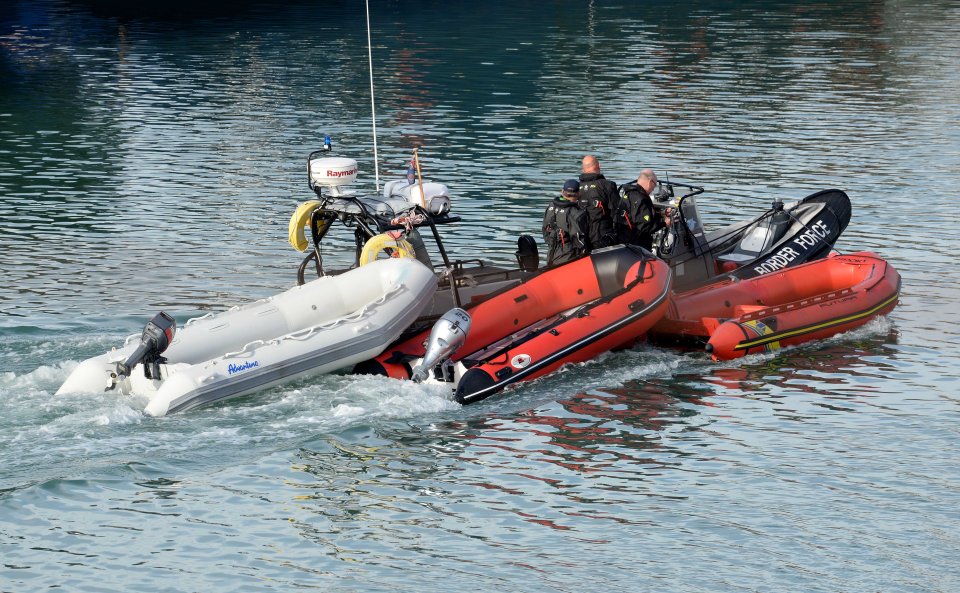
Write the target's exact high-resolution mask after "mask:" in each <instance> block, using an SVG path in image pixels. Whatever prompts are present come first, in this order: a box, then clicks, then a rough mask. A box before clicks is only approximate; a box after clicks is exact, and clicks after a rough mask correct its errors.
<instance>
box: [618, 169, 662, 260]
mask: <svg viewBox="0 0 960 593" xmlns="http://www.w3.org/2000/svg"><path fill="white" fill-rule="evenodd" d="M655 187H657V174H656V173H654V172H653V170H652V169H644V170H643V171H640V175H639V176H637V181H636V182H631V183H625V184H623V187H621V188H620V205H619V207H618V208H617V212H616V216H615V217H614V223H615V225H616V228H617V238H618V239H619V240H620V242H621V243H629V244H631V245H639V246H640V247H643V248H644V249H646V250H648V251H650V250H651V249H653V234H654V233H656V232H657V231H658V230H659V229H661V228H663V227H664V226H665V221H664V219H663V217H662V216H661V215H660V214H658V213H657V211H656V210H654V208H653V200H651V199H650V194H651V193H652V192H653V189H654V188H655Z"/></svg>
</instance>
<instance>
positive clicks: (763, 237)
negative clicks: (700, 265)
mask: <svg viewBox="0 0 960 593" xmlns="http://www.w3.org/2000/svg"><path fill="white" fill-rule="evenodd" d="M792 222H793V221H792V220H791V219H790V215H789V214H787V213H786V212H783V211H780V212H776V213H774V214H773V215H772V216H770V217H769V218H767V219H765V220H761V221H760V222H758V223H756V224H754V225H753V226H751V227H750V228H749V229H747V230H746V232H744V233H743V237H742V238H741V239H740V242H739V243H737V245H736V247H734V248H733V249H732V250H731V251H729V252H727V253H724V254H721V255H718V256H717V259H718V260H719V261H720V265H721V267H723V268H724V269H726V268H728V267H729V264H730V263H732V264H734V266H735V267H739V266H740V265H742V264H745V263H747V262H749V261H751V260H754V259H756V258H758V257H760V255H761V254H762V253H763V252H764V251H766V250H768V249H770V248H771V247H773V246H774V245H776V244H777V241H779V240H780V239H782V238H783V237H784V235H786V234H787V229H789V228H790V224H791V223H792Z"/></svg>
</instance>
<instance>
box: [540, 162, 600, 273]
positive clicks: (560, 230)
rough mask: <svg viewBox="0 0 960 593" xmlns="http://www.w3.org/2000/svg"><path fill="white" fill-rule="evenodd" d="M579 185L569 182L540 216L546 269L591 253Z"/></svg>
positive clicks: (588, 225)
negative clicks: (579, 200) (579, 201)
mask: <svg viewBox="0 0 960 593" xmlns="http://www.w3.org/2000/svg"><path fill="white" fill-rule="evenodd" d="M579 196H580V183H579V182H578V181H577V180H576V179H568V180H567V181H566V183H564V184H563V189H562V190H561V192H560V196H558V197H556V198H554V199H553V201H552V202H551V203H550V205H549V206H547V209H546V211H545V212H544V213H543V239H544V240H545V241H546V242H547V247H548V251H547V266H553V265H558V264H562V263H566V262H568V261H573V260H575V259H577V258H578V257H580V256H582V255H585V254H587V253H589V252H590V243H589V238H588V233H589V229H590V218H589V216H588V215H587V213H586V212H585V211H584V210H582V209H581V208H580V205H579V203H578V201H577V200H578V198H579Z"/></svg>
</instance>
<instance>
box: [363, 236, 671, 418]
mask: <svg viewBox="0 0 960 593" xmlns="http://www.w3.org/2000/svg"><path fill="white" fill-rule="evenodd" d="M671 278H672V273H671V271H670V267H669V266H668V265H667V264H666V263H664V262H663V261H662V260H659V259H656V258H655V257H654V256H653V255H652V254H650V253H649V252H647V251H644V250H642V249H640V248H639V247H632V246H619V247H611V248H607V249H601V250H598V251H595V252H593V253H592V254H590V255H589V256H587V257H584V258H581V259H578V260H575V261H572V262H570V263H568V264H564V265H561V266H558V267H555V268H550V269H547V270H544V271H542V272H540V273H538V274H537V275H535V276H534V277H532V278H530V279H527V280H525V281H523V282H522V283H520V284H518V285H516V286H513V287H511V288H508V289H505V290H503V291H501V292H499V293H495V294H493V295H491V296H490V297H489V298H487V299H486V300H484V301H483V302H481V303H479V304H476V305H474V306H473V307H468V308H467V309H468V312H469V316H470V319H469V324H470V329H469V331H468V332H467V333H466V338H465V342H464V343H463V345H462V346H460V347H459V348H458V349H457V350H456V351H455V352H454V353H453V354H451V355H450V356H449V358H448V359H447V360H446V361H444V362H443V363H441V364H438V365H436V367H435V368H433V369H431V370H430V371H431V372H430V374H431V375H432V376H433V377H434V378H435V379H438V380H441V381H448V382H451V383H453V385H454V388H455V399H456V400H457V401H458V402H460V403H470V402H474V401H479V400H482V399H484V398H487V397H489V396H491V395H493V394H494V393H497V392H498V391H500V390H501V389H503V388H504V387H507V386H508V385H511V384H513V383H517V382H519V381H527V380H530V379H534V378H536V377H539V376H542V375H544V374H546V373H549V372H551V371H553V370H555V369H557V368H558V367H560V366H561V365H563V364H565V363H570V362H583V361H587V360H590V359H592V358H594V357H596V356H597V355H599V354H602V353H604V352H607V351H609V350H611V349H613V348H616V347H618V346H624V345H629V344H632V343H633V342H634V341H635V340H636V339H637V338H640V337H642V336H643V335H644V334H645V333H646V332H647V331H648V330H649V329H650V328H651V327H652V326H653V324H654V323H656V321H657V320H658V319H660V317H662V316H663V314H664V313H665V312H666V308H667V297H668V295H669V292H670V286H671ZM429 333H430V332H429V331H427V332H422V333H420V334H417V335H416V336H414V337H412V338H409V339H407V340H405V341H401V342H399V343H397V344H395V345H393V346H390V347H388V348H387V349H386V350H385V351H384V352H383V354H381V355H380V356H378V357H377V358H375V359H373V360H369V361H367V362H365V363H361V364H359V365H357V367H356V368H355V369H354V371H355V372H357V373H368V374H382V375H389V376H391V377H394V378H399V379H409V378H411V376H412V374H413V369H414V368H415V367H416V366H417V365H418V364H419V363H420V362H421V359H422V358H423V357H424V356H425V352H426V345H425V343H426V341H427V336H428V334H429Z"/></svg>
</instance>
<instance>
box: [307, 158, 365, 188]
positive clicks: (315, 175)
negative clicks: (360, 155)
mask: <svg viewBox="0 0 960 593" xmlns="http://www.w3.org/2000/svg"><path fill="white" fill-rule="evenodd" d="M314 154H316V153H311V154H310V157H309V158H308V159H307V171H308V173H309V176H310V189H312V190H314V191H316V188H317V187H327V188H330V195H331V196H333V197H339V196H343V195H346V193H345V192H344V190H342V189H341V186H343V185H350V184H351V183H353V182H354V180H355V179H356V178H357V161H355V160H353V159H348V158H344V157H324V158H313V156H314Z"/></svg>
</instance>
